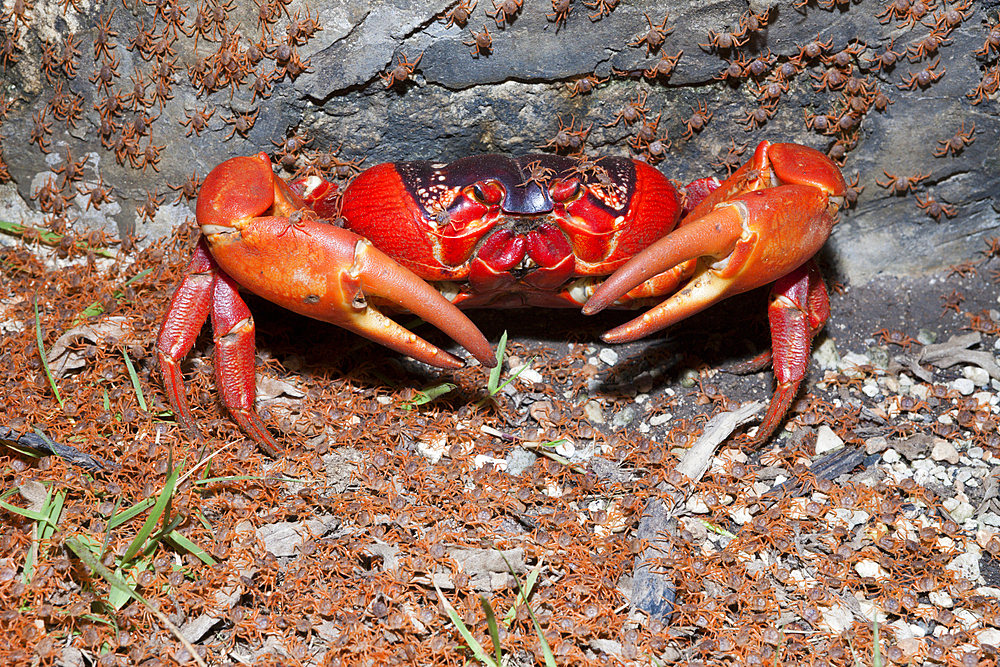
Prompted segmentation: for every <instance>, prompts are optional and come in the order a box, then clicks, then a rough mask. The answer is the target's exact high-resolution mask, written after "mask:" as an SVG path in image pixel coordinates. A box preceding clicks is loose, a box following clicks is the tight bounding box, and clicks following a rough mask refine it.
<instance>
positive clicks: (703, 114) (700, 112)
mask: <svg viewBox="0 0 1000 667" xmlns="http://www.w3.org/2000/svg"><path fill="white" fill-rule="evenodd" d="M691 111H692V114H691V117H690V118H688V119H687V120H686V121H685V125H686V126H687V131H686V132H685V133H684V134H683V138H684V139H692V138H694V133H695V132H701V131H702V129H703V128H704V127H705V126H706V125H708V121H710V120H712V115H713V114H712V112H711V111H709V110H708V105H707V104H706V103H705V102H703V101H701V100H699V101H698V107H697V108H695V107H691Z"/></svg>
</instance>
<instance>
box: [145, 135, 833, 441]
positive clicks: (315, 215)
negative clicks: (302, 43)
mask: <svg viewBox="0 0 1000 667" xmlns="http://www.w3.org/2000/svg"><path fill="white" fill-rule="evenodd" d="M845 193H846V184H845V182H844V179H843V176H842V175H841V173H840V170H839V169H838V168H837V166H836V165H835V164H834V163H833V162H832V161H831V160H830V159H829V158H827V157H826V156H825V155H823V154H822V153H819V152H818V151H816V150H813V149H811V148H806V147H804V146H799V145H796V144H773V145H772V144H770V143H769V142H766V141H765V142H762V143H761V144H760V145H759V146H758V147H757V150H756V151H755V153H754V156H753V158H752V159H751V160H750V161H749V162H748V163H747V164H745V165H743V166H742V167H741V168H740V169H739V170H737V171H736V172H735V173H734V174H733V176H732V177H730V178H729V179H728V180H727V181H725V182H724V183H719V182H718V181H717V180H716V179H702V180H699V181H695V182H694V183H692V184H691V185H689V186H688V187H687V188H686V193H685V195H686V196H683V197H682V196H681V194H680V193H678V191H677V190H676V188H675V187H674V186H673V184H671V182H670V181H669V180H668V179H667V178H666V177H665V176H664V175H663V174H662V173H661V172H660V171H658V170H657V169H655V168H653V167H650V166H649V165H647V164H645V163H642V162H638V161H635V160H630V159H627V158H620V157H605V158H601V159H598V160H591V159H587V158H574V157H564V156H558V155H527V156H522V157H517V158H511V157H505V156H500V155H480V156H474V157H468V158H464V159H461V160H458V161H456V162H452V163H450V164H441V163H434V162H401V163H386V164H381V165H378V166H376V167H372V168H370V169H368V170H367V171H365V172H363V173H362V174H360V175H359V176H358V177H357V178H355V179H354V181H353V182H352V183H351V184H350V186H348V188H347V189H346V190H345V191H344V193H343V194H342V196H341V197H339V204H340V212H341V215H342V216H343V219H344V225H345V227H346V228H341V227H338V226H334V225H332V224H329V221H328V218H333V217H335V213H336V206H337V204H338V197H337V193H336V188H335V186H332V185H331V184H329V183H326V182H325V181H322V180H320V179H318V178H316V177H311V178H310V179H302V180H300V181H297V182H295V183H293V184H292V185H291V186H290V185H288V184H286V183H285V181H283V180H282V179H280V178H278V177H277V176H275V175H274V173H273V171H272V168H271V163H270V160H269V159H268V157H267V155H265V154H263V153H261V154H260V155H257V156H256V157H237V158H233V159H231V160H228V161H226V162H224V163H223V164H221V165H219V166H218V167H216V168H215V169H214V170H213V171H212V172H211V173H210V174H209V175H208V176H207V177H206V178H205V182H204V184H203V185H202V189H201V196H200V197H199V199H198V205H197V217H198V222H199V224H200V225H201V230H202V234H203V236H202V238H201V240H200V241H199V243H198V246H197V249H196V250H195V253H194V258H193V259H192V260H191V263H190V265H189V266H188V268H187V270H186V274H185V278H184V280H183V282H182V283H181V285H180V287H178V289H177V291H176V293H175V294H174V296H173V299H172V300H171V302H170V307H169V310H168V311H167V314H166V318H165V320H164V322H163V325H162V327H161V329H160V334H159V339H158V342H157V353H158V356H159V361H160V366H161V370H162V374H163V378H164V384H165V386H166V389H167V395H168V397H169V399H170V402H171V404H172V405H173V408H174V412H175V414H176V415H177V418H178V420H179V422H180V423H181V424H182V425H183V426H185V427H188V428H193V419H192V416H191V412H190V409H189V408H188V403H187V398H186V395H185V391H184V384H183V378H182V376H181V372H180V362H181V360H182V359H183V358H184V356H185V355H186V354H187V353H188V351H189V350H190V348H191V346H192V344H193V343H194V340H195V338H196V336H197V335H198V332H199V330H200V329H201V327H202V324H203V323H204V322H205V320H206V319H207V317H208V316H209V314H211V316H212V326H213V331H214V338H215V350H216V352H215V356H216V358H215V367H216V376H217V382H218V385H219V387H220V390H221V394H222V401H223V403H224V404H225V406H226V407H227V408H228V409H229V411H230V413H231V414H232V415H233V417H234V418H235V419H236V421H237V422H238V423H239V424H240V426H241V427H242V428H243V430H244V431H245V432H246V433H247V434H248V435H250V437H252V438H253V439H254V440H255V441H257V442H258V443H259V444H260V445H261V446H262V447H263V448H264V449H265V450H266V451H268V452H270V453H272V454H274V453H276V452H277V449H278V444H277V442H276V441H275V439H274V438H273V436H272V435H271V434H270V433H269V432H268V430H267V428H266V427H265V426H264V424H263V423H262V421H261V420H260V418H259V417H258V416H257V413H256V411H255V408H254V397H255V377H254V352H255V349H254V324H253V318H252V316H251V315H250V311H249V310H248V308H247V306H246V304H245V303H244V302H243V299H242V298H240V295H239V292H238V287H239V286H242V287H244V288H245V289H248V290H250V291H251V292H254V293H255V294H257V295H259V296H261V297H263V298H265V299H268V300H270V301H273V302H274V303H276V304H278V305H281V306H283V307H285V308H288V309H289V310H293V311H295V312H297V313H300V314H303V315H307V316H309V317H313V318H316V319H319V320H324V321H327V322H332V323H334V324H338V325H340V326H342V327H345V328H347V329H350V330H352V331H355V332H357V333H358V334H360V335H362V336H365V337H367V338H370V339H372V340H375V341H378V342H380V343H382V344H383V345H386V346H387V347H390V348H392V349H394V350H398V351H401V352H403V353H405V354H408V355H410V356H412V357H414V358H415V359H418V360H420V361H424V362H426V363H429V364H432V365H435V366H440V367H445V368H448V367H451V368H454V367H458V366H460V365H461V363H462V362H461V361H460V360H459V359H458V358H456V357H454V356H452V355H451V354H448V353H447V352H444V351H443V350H440V349H438V348H437V347H435V346H434V345H431V344H430V343H427V342H426V341H424V340H422V339H420V338H419V337H417V336H416V335H414V334H413V333H411V332H410V331H408V330H406V329H404V328H403V327H401V326H399V325H397V324H396V323H395V322H394V321H392V320H391V319H389V318H388V317H386V316H385V315H383V314H382V312H381V311H380V310H379V307H380V306H381V305H383V304H385V305H389V306H391V307H398V308H402V309H406V310H410V311H412V312H413V313H415V314H417V315H419V316H420V317H422V318H424V319H425V320H427V321H428V322H430V323H432V324H434V325H435V326H437V327H439V328H440V329H442V330H443V331H444V332H445V333H447V334H448V335H449V336H451V337H452V338H454V339H455V340H456V341H457V342H459V343H460V344H461V345H463V346H464V347H465V348H466V349H467V350H468V351H469V352H470V353H471V354H472V355H473V356H475V357H476V358H477V359H478V360H479V361H480V362H482V363H483V364H484V365H487V366H492V365H494V364H495V360H494V356H493V353H492V350H491V348H490V345H489V344H488V343H487V341H486V339H485V338H484V337H483V335H482V334H481V333H480V332H479V330H478V329H477V328H476V327H475V325H473V324H472V323H471V322H470V321H469V320H468V318H466V316H465V315H464V314H462V312H461V311H460V310H459V308H471V307H485V306H491V307H521V306H525V305H543V306H572V307H580V306H581V305H582V306H583V311H584V312H585V313H588V314H589V313H596V312H598V311H600V310H602V309H604V308H607V307H609V306H613V305H625V304H629V303H630V302H637V301H638V303H640V304H645V303H650V302H653V300H655V301H658V302H659V303H658V305H656V306H654V307H653V308H652V309H650V310H649V311H647V312H646V313H644V314H643V315H641V316H640V317H638V318H636V319H634V320H632V321H631V322H629V323H627V324H624V325H622V326H620V327H618V328H616V329H614V330H612V331H610V332H608V333H606V334H605V335H604V339H605V340H606V341H609V342H624V341H629V340H634V339H636V338H640V337H642V336H647V335H649V334H651V333H653V332H655V331H658V330H660V329H663V328H664V327H667V326H669V325H671V324H673V323H675V322H677V321H679V320H681V319H684V318H685V317H688V316H690V315H693V314H694V313H697V312H699V311H701V310H702V309H704V308H706V307H708V306H710V305H711V304H713V303H715V302H717V301H719V300H721V299H724V298H726V297H728V296H731V295H734V294H739V293H741V292H745V291H747V290H751V289H754V288H756V287H759V286H761V285H765V284H767V283H771V282H775V281H777V282H775V285H774V287H773V288H772V298H771V302H770V306H769V317H770V323H771V335H772V348H773V353H769V354H766V355H763V356H762V357H761V358H760V359H759V360H758V365H760V366H764V365H766V364H767V363H768V362H769V361H770V362H772V363H773V365H774V370H775V376H776V380H777V387H776V389H775V392H774V397H773V399H772V402H771V406H770V408H769V410H768V412H767V414H766V415H765V417H764V422H763V424H762V425H761V426H760V428H759V429H758V431H757V434H756V435H755V436H754V440H755V441H756V442H757V443H759V442H762V441H763V440H765V439H766V438H767V437H769V436H770V434H771V433H773V432H774V430H775V428H776V427H777V426H778V424H779V423H780V421H781V419H782V417H783V416H784V415H785V413H786V412H787V410H788V407H789V405H790V404H791V401H792V399H793V398H794V396H795V393H796V391H797V389H798V386H799V383H800V382H801V380H802V378H803V377H804V375H805V372H806V366H807V363H808V359H809V348H810V344H811V341H812V338H813V336H814V335H815V334H816V332H818V331H819V329H820V328H822V326H823V324H824V323H825V321H826V319H827V317H828V315H829V306H828V301H827V294H826V289H825V287H824V285H823V282H822V279H821V278H820V276H819V272H818V270H817V269H816V267H815V265H814V263H813V262H812V261H811V258H812V257H813V256H814V255H815V254H816V252H817V251H819V249H820V247H821V246H822V245H823V243H824V242H825V241H826V239H827V237H828V236H829V234H830V230H831V228H832V226H833V224H834V216H835V215H836V212H837V210H838V208H839V207H840V205H841V204H842V203H843V199H844V196H845ZM682 202H683V204H684V205H682ZM609 274H610V276H609ZM428 281H429V282H428ZM439 289H440V290H441V291H439ZM442 292H445V293H448V294H449V297H448V298H445V297H444V296H442ZM639 300H641V301H639ZM633 305H635V304H634V303H633Z"/></svg>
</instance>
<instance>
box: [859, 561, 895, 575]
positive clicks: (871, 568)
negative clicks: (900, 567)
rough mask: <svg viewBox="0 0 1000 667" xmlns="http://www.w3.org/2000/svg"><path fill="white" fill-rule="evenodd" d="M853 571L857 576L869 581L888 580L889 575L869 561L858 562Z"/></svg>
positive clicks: (876, 564) (875, 563)
mask: <svg viewBox="0 0 1000 667" xmlns="http://www.w3.org/2000/svg"><path fill="white" fill-rule="evenodd" d="M854 571H855V572H857V573H858V576H861V577H866V578H869V579H888V577H889V573H888V572H886V571H885V570H883V569H882V566H881V565H879V564H878V563H877V562H876V561H873V560H869V559H865V560H862V561H858V564H857V565H855V566H854Z"/></svg>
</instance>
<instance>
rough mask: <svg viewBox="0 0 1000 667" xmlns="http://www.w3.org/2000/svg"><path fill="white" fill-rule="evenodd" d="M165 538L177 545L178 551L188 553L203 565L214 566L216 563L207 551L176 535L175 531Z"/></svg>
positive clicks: (178, 534)
mask: <svg viewBox="0 0 1000 667" xmlns="http://www.w3.org/2000/svg"><path fill="white" fill-rule="evenodd" d="M166 538H167V540H168V541H170V542H173V543H174V544H175V545H177V547H178V548H179V549H184V550H185V551H187V552H188V553H190V554H193V555H194V557H195V558H197V559H198V560H200V561H201V562H202V563H204V564H205V565H215V564H216V563H217V562H218V561H216V560H215V559H214V558H212V557H211V556H210V555H209V553H208V552H207V551H205V550H204V549H202V548H201V547H199V546H198V545H197V544H195V543H194V542H192V541H191V540H189V539H188V538H186V537H184V536H183V535H181V534H180V533H178V532H177V531H176V530H172V531H170V533H169V534H168V535H167V537H166Z"/></svg>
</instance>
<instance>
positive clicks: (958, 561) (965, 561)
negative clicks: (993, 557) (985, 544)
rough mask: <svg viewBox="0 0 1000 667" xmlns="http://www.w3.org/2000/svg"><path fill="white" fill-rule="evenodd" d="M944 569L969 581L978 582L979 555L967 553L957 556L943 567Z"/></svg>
mask: <svg viewBox="0 0 1000 667" xmlns="http://www.w3.org/2000/svg"><path fill="white" fill-rule="evenodd" d="M944 569H946V570H951V571H952V572H955V573H957V574H958V575H960V576H962V577H965V578H966V579H968V580H969V581H978V580H979V577H980V573H979V554H972V553H968V552H966V553H963V554H959V555H958V556H956V557H955V558H953V559H952V560H951V562H950V563H948V564H947V565H945V566H944Z"/></svg>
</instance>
